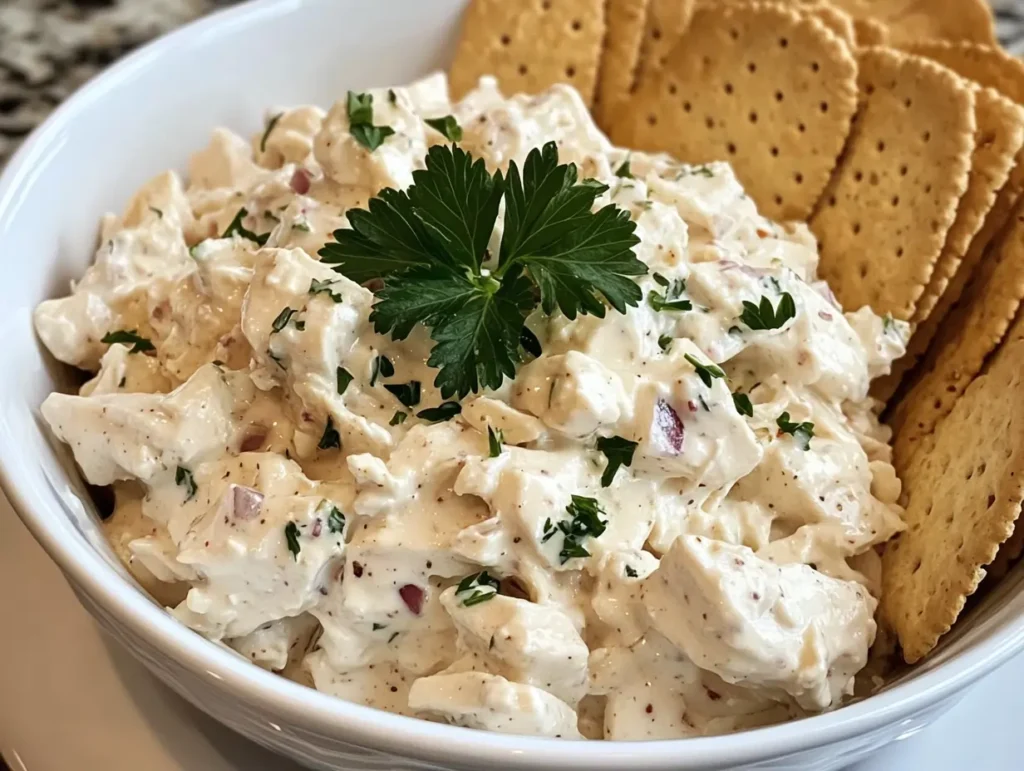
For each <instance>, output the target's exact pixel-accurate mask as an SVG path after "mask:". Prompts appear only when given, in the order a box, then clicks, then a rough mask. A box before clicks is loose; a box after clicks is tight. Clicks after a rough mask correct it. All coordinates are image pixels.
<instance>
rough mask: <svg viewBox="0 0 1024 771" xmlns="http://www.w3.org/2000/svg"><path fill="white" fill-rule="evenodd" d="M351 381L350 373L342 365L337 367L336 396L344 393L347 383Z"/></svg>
mask: <svg viewBox="0 0 1024 771" xmlns="http://www.w3.org/2000/svg"><path fill="white" fill-rule="evenodd" d="M351 382H352V373H351V372H349V371H348V370H347V369H345V368H344V367H338V396H341V395H342V394H343V393H345V390H346V389H347V388H348V386H349V384H350V383H351Z"/></svg>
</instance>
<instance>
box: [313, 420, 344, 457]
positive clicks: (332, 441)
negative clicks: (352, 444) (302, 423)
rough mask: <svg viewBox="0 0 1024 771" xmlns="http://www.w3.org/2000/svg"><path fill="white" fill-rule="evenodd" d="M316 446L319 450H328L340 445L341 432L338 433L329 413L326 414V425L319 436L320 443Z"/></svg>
mask: <svg viewBox="0 0 1024 771" xmlns="http://www.w3.org/2000/svg"><path fill="white" fill-rule="evenodd" d="M317 447H319V448H320V449H321V450H330V449H332V448H335V447H338V448H340V447H341V434H339V433H338V429H336V428H335V427H334V420H333V419H332V418H331V416H330V415H328V416H327V425H326V426H324V434H323V436H321V437H320V443H319V444H318V445H317Z"/></svg>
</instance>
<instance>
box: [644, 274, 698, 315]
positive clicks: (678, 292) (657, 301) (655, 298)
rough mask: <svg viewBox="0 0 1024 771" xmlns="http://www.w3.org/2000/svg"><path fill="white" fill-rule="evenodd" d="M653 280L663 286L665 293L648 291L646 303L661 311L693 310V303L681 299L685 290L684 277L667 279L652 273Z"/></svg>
mask: <svg viewBox="0 0 1024 771" xmlns="http://www.w3.org/2000/svg"><path fill="white" fill-rule="evenodd" d="M654 280H655V282H657V283H658V284H660V285H661V286H663V287H665V294H664V295H662V294H659V293H658V292H650V293H649V294H648V295H647V304H648V305H650V306H651V307H652V308H653V309H654V310H656V311H658V312H661V311H689V310H693V304H692V303H691V302H690V301H689V300H682V299H680V298H681V297H682V294H683V292H685V291H686V279H684V278H677V279H676V280H675V281H669V280H668V279H667V278H665V277H664V276H663V275H661V274H660V273H655V274H654Z"/></svg>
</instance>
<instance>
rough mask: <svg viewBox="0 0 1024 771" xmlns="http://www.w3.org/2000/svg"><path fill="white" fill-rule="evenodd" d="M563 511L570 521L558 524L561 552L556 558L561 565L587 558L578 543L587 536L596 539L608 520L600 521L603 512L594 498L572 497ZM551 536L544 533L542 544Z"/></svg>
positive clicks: (584, 550) (587, 555)
mask: <svg viewBox="0 0 1024 771" xmlns="http://www.w3.org/2000/svg"><path fill="white" fill-rule="evenodd" d="M565 511H566V513H567V514H568V515H569V516H570V517H571V518H572V519H570V520H569V521H565V520H562V521H561V522H559V523H558V529H559V530H561V531H562V550H561V551H560V552H559V553H558V556H559V559H561V561H562V564H563V565H564V564H565V563H566V562H568V561H569V560H571V559H574V558H576V557H589V556H590V552H589V551H587V550H586V549H585V548H584V547H583V545H582V544H581V543H580V541H581V540H582V539H583V538H586V537H587V536H592V537H594V538H597V537H598V536H600V535H601V534H602V533H603V532H604V531H605V529H606V528H607V527H608V520H606V519H601V517H602V515H604V514H605V511H604V509H602V508H601V504H599V503H598V502H597V499H595V498H587V497H585V496H582V495H574V496H572V498H571V501H570V503H569V505H568V506H566V507H565ZM549 523H550V520H548V522H545V523H544V524H545V531H546V528H547V525H548V524H549ZM551 535H554V531H552V533H551V534H550V535H548V534H547V532H545V537H544V538H543V540H542V543H543V541H546V540H548V538H550V537H551Z"/></svg>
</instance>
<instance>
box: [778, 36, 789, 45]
mask: <svg viewBox="0 0 1024 771" xmlns="http://www.w3.org/2000/svg"><path fill="white" fill-rule="evenodd" d="M779 47H780V48H789V38H785V37H780V38H779Z"/></svg>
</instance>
